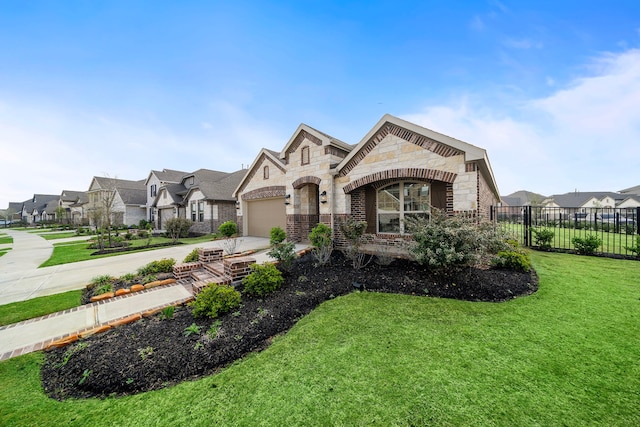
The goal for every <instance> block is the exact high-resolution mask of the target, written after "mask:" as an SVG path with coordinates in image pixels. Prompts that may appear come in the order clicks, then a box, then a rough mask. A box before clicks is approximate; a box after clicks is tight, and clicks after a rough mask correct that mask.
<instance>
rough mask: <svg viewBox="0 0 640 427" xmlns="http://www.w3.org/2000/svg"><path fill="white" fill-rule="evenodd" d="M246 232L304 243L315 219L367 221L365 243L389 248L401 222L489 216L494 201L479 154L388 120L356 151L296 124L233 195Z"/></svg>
mask: <svg viewBox="0 0 640 427" xmlns="http://www.w3.org/2000/svg"><path fill="white" fill-rule="evenodd" d="M234 194H235V195H236V196H237V198H238V199H239V205H240V206H239V211H238V221H239V223H240V224H241V225H242V232H243V234H244V235H255V236H265V237H268V236H269V231H270V229H271V228H272V227H274V226H279V227H282V228H284V229H286V232H287V237H288V238H289V239H290V240H293V241H303V240H306V239H307V237H308V234H309V232H310V231H311V229H312V228H313V227H314V226H316V225H317V224H318V223H319V222H322V223H324V224H326V225H329V226H331V227H332V228H333V230H334V233H335V236H336V240H337V243H338V244H340V243H341V237H340V233H339V232H338V230H339V224H340V223H341V222H343V221H344V220H346V219H347V218H348V217H353V218H355V219H357V220H365V221H367V241H368V242H373V243H382V244H389V245H395V244H399V243H400V242H401V241H403V240H404V235H405V234H407V230H406V229H405V219H406V218H407V217H412V216H428V215H429V212H430V210H431V208H432V207H435V208H439V209H443V210H445V211H446V212H448V213H451V214H453V213H456V212H460V213H467V214H470V215H475V216H479V217H483V218H488V216H489V213H490V207H491V205H495V204H497V202H498V201H499V200H500V196H499V192H498V188H497V185H496V182H495V178H494V176H493V171H492V169H491V165H490V164H489V159H488V157H487V153H486V151H485V150H483V149H481V148H479V147H476V146H473V145H471V144H468V143H466V142H463V141H460V140H457V139H454V138H451V137H448V136H446V135H443V134H440V133H437V132H434V131H432V130H429V129H426V128H424V127H421V126H418V125H415V124H413V123H410V122H407V121H405V120H402V119H399V118H397V117H394V116H391V115H385V116H383V117H382V118H381V119H380V121H379V122H378V123H377V124H376V125H375V126H374V127H373V128H372V129H371V130H370V131H369V132H368V133H367V134H366V135H365V136H364V138H363V139H362V140H361V141H360V142H359V143H358V144H357V145H355V146H352V145H349V144H346V143H344V142H342V141H340V140H338V139H336V138H333V137H331V136H329V135H327V134H325V133H322V132H320V131H318V130H316V129H314V128H312V127H310V126H307V125H305V124H301V125H300V126H299V127H298V129H297V130H296V131H295V132H294V133H293V135H292V136H291V138H290V139H289V141H288V142H287V144H286V145H285V146H284V148H283V149H282V151H281V152H279V153H276V152H273V151H270V150H266V149H263V150H261V151H260V153H259V154H258V156H257V158H256V159H255V161H254V162H253V164H252V165H251V167H250V168H249V171H248V172H247V174H246V176H245V178H244V179H243V180H242V181H241V183H240V185H238V187H237V189H236V191H235V193H234Z"/></svg>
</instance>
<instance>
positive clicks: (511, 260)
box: [493, 251, 531, 272]
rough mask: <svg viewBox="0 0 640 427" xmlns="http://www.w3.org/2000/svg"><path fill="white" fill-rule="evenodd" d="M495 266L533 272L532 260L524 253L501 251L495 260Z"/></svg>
mask: <svg viewBox="0 0 640 427" xmlns="http://www.w3.org/2000/svg"><path fill="white" fill-rule="evenodd" d="M493 266H494V267H496V268H504V269H508V270H516V271H524V272H527V271H530V270H531V259H530V258H529V254H528V253H526V252H524V251H501V252H498V255H496V257H495V258H494V259H493Z"/></svg>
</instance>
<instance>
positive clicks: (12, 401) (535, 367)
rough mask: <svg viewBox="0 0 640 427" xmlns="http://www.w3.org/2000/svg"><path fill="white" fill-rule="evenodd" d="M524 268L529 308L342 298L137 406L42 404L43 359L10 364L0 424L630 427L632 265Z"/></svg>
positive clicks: (553, 262)
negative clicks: (257, 347)
mask: <svg viewBox="0 0 640 427" xmlns="http://www.w3.org/2000/svg"><path fill="white" fill-rule="evenodd" d="M532 260H533V263H534V266H535V268H536V269H537V271H538V274H539V275H540V288H539V291H538V292H537V293H536V294H533V295H531V296H528V297H524V298H518V299H515V300H512V301H510V302H506V303H498V304H496V303H477V302H464V301H456V300H448V299H438V298H429V297H412V296H404V295H392V294H382V293H369V292H362V293H352V294H349V295H347V296H345V297H340V298H336V299H334V300H331V301H329V302H327V303H324V304H322V305H321V306H320V307H319V308H318V309H316V310H315V311H313V312H312V313H311V314H310V315H308V316H306V317H304V318H303V319H301V320H300V321H299V322H298V323H297V324H296V326H294V328H292V329H291V331H290V332H288V333H287V334H286V335H285V336H281V337H276V338H275V339H274V342H273V344H272V345H271V346H270V347H269V348H268V349H266V350H265V351H263V352H261V353H257V354H252V355H250V356H248V357H246V358H245V359H243V360H242V361H239V362H237V363H234V364H232V365H231V366H230V367H228V368H226V369H224V370H222V371H221V372H220V373H218V374H217V375H212V376H210V377H207V378H205V379H202V380H198V381H193V382H185V383H182V384H180V385H177V386H175V387H171V388H167V389H164V390H160V391H154V392H148V393H143V394H140V395H136V396H129V397H124V398H117V399H116V398H108V399H105V400H98V399H91V400H69V401H65V402H58V401H54V400H51V399H49V398H47V397H46V396H45V395H44V394H43V392H42V389H41V385H40V376H39V369H40V364H41V362H42V360H43V355H42V353H34V354H29V355H26V356H21V357H18V358H14V359H10V360H8V361H4V362H1V363H0V383H2V384H3V387H2V389H1V390H0V425H13V426H28V425H86V424H88V423H90V424H92V425H105V426H107V425H109V426H111V425H144V426H146V425H190V426H209V425H256V424H262V425H371V424H378V425H500V426H513V425H567V426H583V425H606V426H627V425H640V365H639V364H638V360H640V334H638V316H639V313H640V307H639V304H640V302H639V297H640V268H639V266H640V264H638V262H637V261H623V260H612V259H604V258H595V257H578V256H575V255H569V254H558V253H536V252H534V253H533V254H532ZM78 380H80V378H79V379H78Z"/></svg>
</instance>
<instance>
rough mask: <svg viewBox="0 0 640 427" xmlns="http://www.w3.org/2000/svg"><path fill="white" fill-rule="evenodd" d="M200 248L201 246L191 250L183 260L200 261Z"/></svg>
mask: <svg viewBox="0 0 640 427" xmlns="http://www.w3.org/2000/svg"><path fill="white" fill-rule="evenodd" d="M198 249H199V248H195V249H194V250H192V251H191V252H189V255H187V256H186V257H184V259H183V260H182V262H196V261H198V260H199V259H200V255H199V254H198Z"/></svg>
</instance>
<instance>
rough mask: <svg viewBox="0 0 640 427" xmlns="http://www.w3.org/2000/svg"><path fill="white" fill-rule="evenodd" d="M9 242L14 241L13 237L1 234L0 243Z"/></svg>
mask: <svg viewBox="0 0 640 427" xmlns="http://www.w3.org/2000/svg"><path fill="white" fill-rule="evenodd" d="M9 243H13V237H11V236H7V235H6V234H2V235H0V245H6V244H9Z"/></svg>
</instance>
